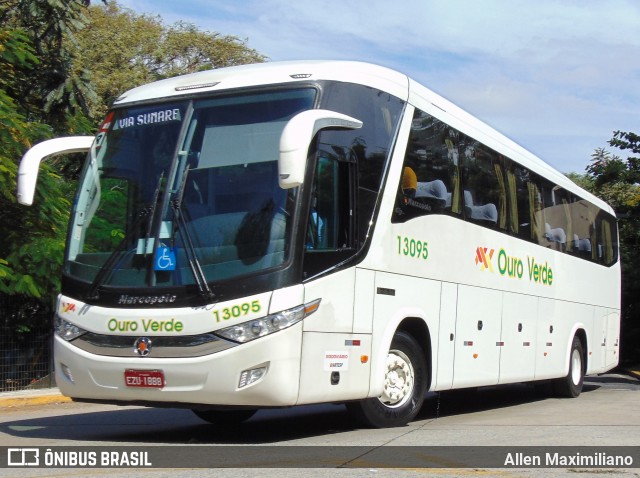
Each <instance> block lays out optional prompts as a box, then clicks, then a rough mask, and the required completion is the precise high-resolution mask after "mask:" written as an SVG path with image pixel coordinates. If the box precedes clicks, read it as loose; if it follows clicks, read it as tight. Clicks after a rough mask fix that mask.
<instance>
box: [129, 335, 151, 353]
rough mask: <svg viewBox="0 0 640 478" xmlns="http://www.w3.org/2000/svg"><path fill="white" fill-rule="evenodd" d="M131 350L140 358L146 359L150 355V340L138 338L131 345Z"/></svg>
mask: <svg viewBox="0 0 640 478" xmlns="http://www.w3.org/2000/svg"><path fill="white" fill-rule="evenodd" d="M133 350H134V351H135V353H136V354H138V355H139V356H140V357H146V356H147V355H149V354H150V353H151V339H150V338H148V337H140V338H138V339H137V340H136V341H135V342H134V343H133Z"/></svg>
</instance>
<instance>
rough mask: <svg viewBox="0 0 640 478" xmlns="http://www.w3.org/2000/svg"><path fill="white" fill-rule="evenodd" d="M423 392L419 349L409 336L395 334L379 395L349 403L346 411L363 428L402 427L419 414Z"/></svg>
mask: <svg viewBox="0 0 640 478" xmlns="http://www.w3.org/2000/svg"><path fill="white" fill-rule="evenodd" d="M426 388H427V368H426V364H425V359H424V354H423V353H422V349H421V348H420V346H419V345H418V343H417V342H416V340H415V339H414V338H413V337H412V336H411V335H409V334H407V333H405V332H397V333H396V335H395V336H394V337H393V340H392V342H391V349H390V350H389V354H388V355H387V363H386V368H385V377H384V390H383V392H382V395H381V396H379V397H377V398H367V399H364V400H361V401H358V402H349V403H347V409H348V410H349V412H350V413H351V414H352V415H353V416H354V417H355V418H356V419H357V420H358V421H359V422H361V423H363V424H364V425H366V426H370V427H373V428H387V427H399V426H403V425H406V424H407V423H408V422H410V421H411V420H413V419H414V418H415V416H416V415H417V414H418V412H419V411H420V408H421V407H422V403H423V402H424V394H425V390H426Z"/></svg>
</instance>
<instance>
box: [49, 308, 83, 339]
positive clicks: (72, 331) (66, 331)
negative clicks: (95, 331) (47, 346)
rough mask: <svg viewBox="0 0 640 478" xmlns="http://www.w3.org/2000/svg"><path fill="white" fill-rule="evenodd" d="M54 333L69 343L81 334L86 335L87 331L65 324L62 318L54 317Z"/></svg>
mask: <svg viewBox="0 0 640 478" xmlns="http://www.w3.org/2000/svg"><path fill="white" fill-rule="evenodd" d="M54 331H55V333H56V334H58V335H59V336H60V337H62V338H63V339H64V340H66V341H67V342H69V341H70V340H73V339H76V338H78V337H80V336H81V335H83V334H86V333H87V331H86V330H84V329H81V328H80V327H78V326H77V325H74V324H72V323H71V322H67V321H66V320H64V319H63V318H62V317H60V316H58V315H56V318H55V323H54Z"/></svg>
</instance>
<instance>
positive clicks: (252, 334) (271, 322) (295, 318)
mask: <svg viewBox="0 0 640 478" xmlns="http://www.w3.org/2000/svg"><path fill="white" fill-rule="evenodd" d="M320 300H321V299H317V300H314V301H312V302H309V303H308V304H304V305H299V306H297V307H294V308H292V309H288V310H283V311H282V312H278V313H277V314H271V315H267V316H266V317H262V318H260V319H255V320H250V321H248V322H243V323H241V324H237V325H232V326H231V327H227V328H224V329H220V330H217V331H215V332H214V333H215V334H216V335H220V336H222V337H224V338H225V339H229V340H232V341H234V342H239V343H245V342H250V341H251V340H254V339H257V338H258V337H264V336H265V335H269V334H272V333H274V332H277V331H279V330H282V329H286V328H288V327H291V326H292V325H294V324H297V323H298V322H300V321H301V320H302V319H304V318H305V317H308V316H309V315H311V314H313V313H314V312H315V311H316V310H318V307H319V306H320Z"/></svg>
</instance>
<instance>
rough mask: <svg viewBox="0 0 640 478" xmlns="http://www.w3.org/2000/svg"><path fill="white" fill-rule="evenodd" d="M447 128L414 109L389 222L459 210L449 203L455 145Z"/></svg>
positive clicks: (453, 172) (452, 194) (454, 174)
mask: <svg viewBox="0 0 640 478" xmlns="http://www.w3.org/2000/svg"><path fill="white" fill-rule="evenodd" d="M451 132H452V130H450V128H448V127H446V125H445V124H444V123H442V122H441V121H439V120H437V119H436V118H434V117H432V116H431V115H429V114H427V113H425V112H423V111H420V110H418V109H416V111H415V113H414V116H413V122H412V126H411V133H410V136H409V144H408V145H407V151H406V154H405V160H404V164H403V168H402V177H401V180H400V185H399V187H398V193H397V197H396V206H395V208H394V212H393V215H392V217H391V222H394V223H395V222H405V221H407V220H409V219H412V218H414V217H419V216H424V215H426V214H443V213H444V214H446V213H451V212H452V211H454V210H455V212H459V211H460V209H459V207H454V206H453V203H454V202H455V199H454V198H455V197H456V194H455V193H454V190H455V186H454V185H455V183H456V180H455V178H456V177H457V171H456V169H457V159H458V151H457V148H458V145H457V141H456V140H455V137H453V138H451V137H450V136H451Z"/></svg>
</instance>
